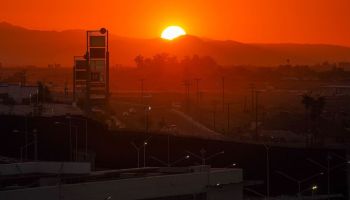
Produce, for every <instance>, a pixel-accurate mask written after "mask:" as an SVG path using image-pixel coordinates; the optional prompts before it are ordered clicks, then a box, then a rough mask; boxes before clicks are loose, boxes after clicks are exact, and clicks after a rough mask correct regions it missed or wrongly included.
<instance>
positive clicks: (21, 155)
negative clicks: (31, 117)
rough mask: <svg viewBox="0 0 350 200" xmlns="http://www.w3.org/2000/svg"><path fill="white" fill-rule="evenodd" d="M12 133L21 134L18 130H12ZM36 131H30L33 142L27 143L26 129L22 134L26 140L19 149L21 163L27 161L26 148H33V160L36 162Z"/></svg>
mask: <svg viewBox="0 0 350 200" xmlns="http://www.w3.org/2000/svg"><path fill="white" fill-rule="evenodd" d="M12 132H13V133H21V132H20V131H19V130H17V129H15V130H12ZM37 132H38V131H37V129H33V130H32V134H31V135H32V136H33V142H30V143H28V131H27V129H26V131H25V132H24V134H25V135H26V138H27V142H26V143H25V144H24V146H22V147H21V148H20V159H21V162H23V160H28V154H26V153H28V147H29V146H32V145H33V146H34V157H33V158H34V160H35V161H37V160H38V133H37ZM23 149H24V159H23Z"/></svg>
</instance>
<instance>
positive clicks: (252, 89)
mask: <svg viewBox="0 0 350 200" xmlns="http://www.w3.org/2000/svg"><path fill="white" fill-rule="evenodd" d="M250 88H251V92H252V113H253V112H254V93H255V84H254V83H252V84H250Z"/></svg>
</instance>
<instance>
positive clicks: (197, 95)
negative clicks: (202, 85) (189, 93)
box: [194, 78, 201, 106]
mask: <svg viewBox="0 0 350 200" xmlns="http://www.w3.org/2000/svg"><path fill="white" fill-rule="evenodd" d="M194 80H195V81H196V90H197V91H196V98H197V99H196V103H197V106H199V99H200V92H199V81H201V79H200V78H196V79H194Z"/></svg>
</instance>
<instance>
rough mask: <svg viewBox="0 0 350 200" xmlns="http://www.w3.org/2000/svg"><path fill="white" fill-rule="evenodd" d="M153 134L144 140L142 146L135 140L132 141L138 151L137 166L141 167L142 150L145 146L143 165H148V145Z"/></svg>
mask: <svg viewBox="0 0 350 200" xmlns="http://www.w3.org/2000/svg"><path fill="white" fill-rule="evenodd" d="M151 137H152V136H150V137H148V138H147V139H146V140H144V141H143V142H142V144H141V145H140V146H138V145H136V144H135V142H131V143H130V144H131V146H133V147H134V148H135V150H136V152H137V168H140V150H141V148H142V147H143V167H146V146H147V145H148V141H149V140H150V139H151Z"/></svg>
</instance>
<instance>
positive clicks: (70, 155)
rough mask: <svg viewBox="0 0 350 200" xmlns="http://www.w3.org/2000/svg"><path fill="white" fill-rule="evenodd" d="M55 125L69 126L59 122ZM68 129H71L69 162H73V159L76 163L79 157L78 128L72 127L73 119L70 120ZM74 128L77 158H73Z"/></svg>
mask: <svg viewBox="0 0 350 200" xmlns="http://www.w3.org/2000/svg"><path fill="white" fill-rule="evenodd" d="M55 125H63V126H67V124H65V123H62V122H58V121H56V122H55ZM68 127H69V160H70V161H73V158H74V160H75V161H76V160H77V156H78V128H79V127H78V126H76V125H72V123H71V118H69V124H68ZM72 128H74V129H75V133H74V134H75V147H74V151H75V156H74V157H73V154H74V153H73V137H72Z"/></svg>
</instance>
